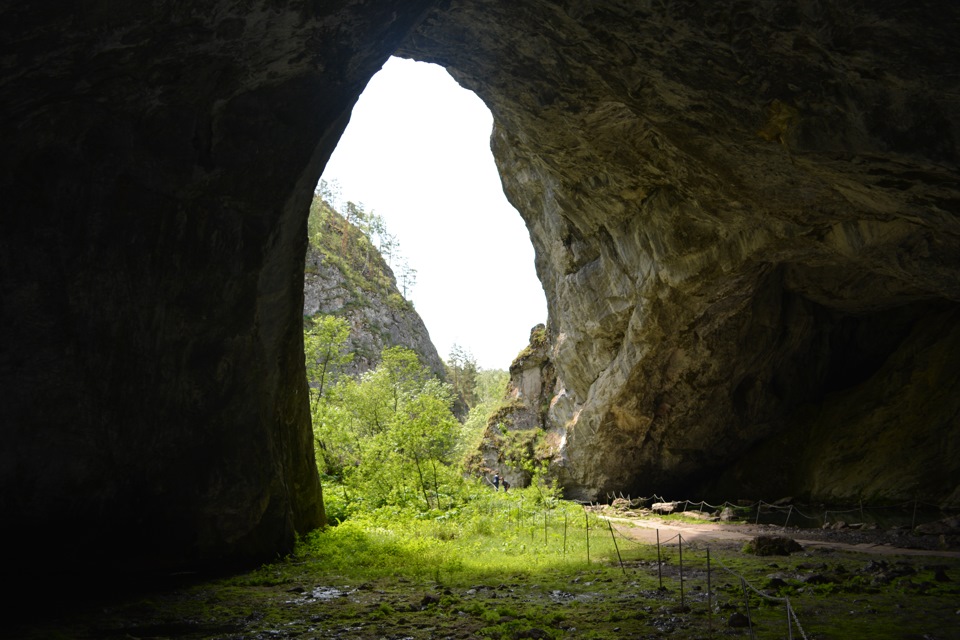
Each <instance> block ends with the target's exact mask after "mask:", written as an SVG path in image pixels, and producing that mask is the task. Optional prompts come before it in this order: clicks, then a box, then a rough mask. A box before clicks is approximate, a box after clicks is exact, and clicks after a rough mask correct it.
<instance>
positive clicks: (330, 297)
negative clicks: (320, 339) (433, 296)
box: [303, 198, 445, 377]
mask: <svg viewBox="0 0 960 640" xmlns="http://www.w3.org/2000/svg"><path fill="white" fill-rule="evenodd" d="M310 215H311V219H310V231H311V234H310V246H309V247H308V249H307V257H306V260H305V264H304V278H303V313H304V315H305V316H314V315H317V314H327V315H335V316H339V317H342V318H345V319H346V320H347V321H348V322H349V323H350V338H349V341H348V345H349V348H350V350H351V351H353V353H354V354H355V355H354V358H353V362H351V363H350V365H348V367H349V368H348V370H347V373H352V374H357V373H363V372H364V371H367V370H369V369H372V368H374V367H376V366H377V363H378V362H379V358H380V352H381V351H382V350H383V349H384V348H385V347H392V346H403V347H407V348H409V349H412V350H413V351H415V352H416V353H417V355H418V356H420V361H421V362H423V363H424V364H425V365H426V366H428V367H429V368H430V369H431V371H433V372H434V373H436V374H437V375H438V376H440V377H444V376H445V373H444V367H443V361H442V360H441V359H440V356H439V354H437V348H436V347H435V346H434V345H433V342H431V341H430V334H429V333H428V332H427V327H426V326H425V325H424V324H423V320H422V319H421V318H420V316H419V314H417V311H416V309H414V308H413V304H412V303H411V302H410V301H409V300H406V299H404V297H403V296H402V295H401V294H400V292H399V290H398V289H397V280H396V277H395V276H394V273H393V270H392V269H391V268H390V266H389V265H388V264H387V263H386V261H385V260H384V259H383V256H381V255H380V252H379V251H378V250H377V249H376V248H375V247H374V246H373V244H372V243H371V241H370V239H369V237H368V236H367V235H366V234H365V233H364V232H363V231H362V230H361V229H360V228H359V227H357V226H355V225H353V224H351V223H350V222H348V221H347V220H346V219H345V218H344V217H343V216H341V215H340V214H339V213H338V212H337V211H335V210H334V209H332V208H331V207H330V206H329V205H328V204H327V203H325V202H322V201H320V200H319V198H318V199H317V200H315V202H314V206H313V207H312V208H311V214H310Z"/></svg>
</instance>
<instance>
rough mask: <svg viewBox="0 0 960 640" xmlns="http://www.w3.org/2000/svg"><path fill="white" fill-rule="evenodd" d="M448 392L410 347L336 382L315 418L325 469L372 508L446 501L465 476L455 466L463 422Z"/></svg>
mask: <svg viewBox="0 0 960 640" xmlns="http://www.w3.org/2000/svg"><path fill="white" fill-rule="evenodd" d="M452 397H453V392H452V389H451V388H450V386H449V385H447V384H445V383H442V382H440V381H439V380H437V379H436V378H435V377H434V376H433V375H432V374H431V373H430V371H429V370H428V369H427V368H426V367H424V366H423V365H422V364H420V361H419V360H418V358H417V356H416V354H415V353H414V352H413V351H410V350H409V349H405V348H402V347H391V348H389V349H385V350H384V351H383V354H382V357H381V362H380V365H379V366H378V367H377V368H376V369H374V370H373V371H368V372H367V373H365V374H364V375H362V376H361V377H360V378H359V379H352V378H347V377H344V378H342V379H341V380H340V382H339V383H338V384H337V385H336V388H335V389H334V390H333V391H331V394H330V397H329V399H328V401H327V402H326V403H325V406H326V410H325V411H324V412H322V415H320V416H319V418H320V419H319V420H317V421H315V423H314V428H315V430H316V432H317V437H318V439H319V440H321V441H322V442H323V443H324V450H323V456H322V464H323V465H324V467H323V468H322V471H324V472H325V473H328V474H331V475H336V476H339V477H340V478H341V480H342V482H343V483H344V485H345V486H347V487H349V489H350V491H351V493H353V495H354V496H357V500H363V501H365V503H366V504H368V505H370V506H380V505H384V504H412V503H414V502H418V501H421V500H422V504H424V505H425V506H426V507H427V508H434V507H441V506H446V505H444V504H443V502H444V501H443V495H449V494H450V493H451V490H450V487H452V486H454V485H456V484H457V483H459V482H462V476H461V474H460V473H459V471H458V470H457V468H456V467H454V465H453V463H454V461H455V452H456V444H457V437H458V436H459V434H460V425H459V423H458V422H457V420H456V418H454V416H453V413H452V412H451V410H450V406H451V399H452ZM447 504H449V503H447Z"/></svg>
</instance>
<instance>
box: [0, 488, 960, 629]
mask: <svg viewBox="0 0 960 640" xmlns="http://www.w3.org/2000/svg"><path fill="white" fill-rule="evenodd" d="M545 514H546V515H545ZM544 517H546V525H547V526H546V538H544ZM588 524H589V531H588V529H587V525H588ZM564 533H566V536H565V537H564ZM588 533H589V561H588V556H587V545H588ZM564 540H565V541H566V544H565V545H564ZM707 548H708V547H707V546H706V545H702V544H701V545H696V544H690V545H686V544H685V545H684V547H683V577H684V580H683V583H682V584H683V591H682V593H681V588H680V585H681V582H680V553H679V551H680V550H679V549H678V548H677V546H676V545H675V543H673V544H671V545H665V546H664V547H663V548H662V549H661V558H662V560H663V564H662V566H661V567H660V569H659V571H658V566H657V549H656V547H655V546H651V545H646V544H640V543H637V542H633V541H631V540H628V539H627V538H626V537H625V536H618V537H617V546H614V543H613V539H612V538H611V532H610V528H609V526H608V525H607V523H606V521H604V520H601V519H598V518H597V517H596V516H595V515H594V514H592V513H590V514H587V515H586V516H585V512H584V510H583V509H582V508H581V507H580V506H579V505H576V504H572V503H568V502H563V501H557V500H554V499H551V498H549V497H546V498H543V497H541V495H540V494H539V493H538V492H536V491H535V490H532V489H527V490H523V491H517V490H515V491H511V492H510V493H509V494H503V493H502V492H501V493H494V492H492V491H490V490H483V491H479V492H478V493H476V494H475V495H473V496H471V497H470V499H469V500H467V501H466V502H465V503H464V504H461V506H459V507H458V508H457V509H456V510H453V511H452V512H438V511H429V512H413V511H409V510H406V511H405V510H399V509H390V508H385V509H381V510H378V511H376V512H373V513H367V514H355V515H354V516H352V517H351V518H350V519H349V520H347V521H346V522H344V523H343V524H341V525H340V526H336V527H330V528H328V529H327V530H325V531H322V532H314V533H312V534H310V535H308V536H307V537H305V538H304V539H303V540H301V541H300V543H299V544H298V545H297V549H296V552H295V553H294V554H292V555H291V556H290V557H289V558H285V559H283V560H279V561H277V562H275V563H272V564H269V565H265V566H262V567H260V568H258V569H256V570H254V571H249V572H245V573H242V574H238V575H235V576H231V577H229V578H224V579H219V580H210V581H203V582H199V583H197V584H194V585H191V586H189V587H185V588H181V589H176V590H170V591H166V592H160V593H152V594H149V595H139V596H131V597H130V598H128V599H125V600H121V601H118V602H111V603H106V604H104V605H102V606H98V607H96V608H95V609H91V610H90V611H88V612H85V613H78V612H74V613H73V614H69V615H67V614H61V615H59V616H58V615H56V614H51V616H50V619H49V620H47V621H44V622H43V623H42V624H37V625H36V626H35V627H33V628H31V629H29V630H15V631H17V632H21V633H19V635H18V633H14V635H13V637H24V638H46V637H70V638H99V637H127V636H130V637H177V638H195V639H201V638H204V639H208V638H220V639H224V640H226V639H235V638H247V637H271V638H334V637H336V638H358V639H359V638H379V637H388V638H417V639H420V638H496V639H509V640H515V639H519V638H598V639H599V638H622V637H643V638H661V637H662V638H709V637H733V638H748V637H749V632H748V630H747V629H745V628H731V627H729V626H728V625H727V620H728V618H729V617H730V616H731V614H733V613H734V612H741V613H743V612H746V611H747V605H749V611H750V614H751V620H752V623H753V625H754V631H755V633H756V635H757V637H760V638H779V637H786V608H785V600H784V599H785V598H789V599H790V602H791V605H792V607H793V609H794V611H795V612H796V614H797V616H798V617H799V619H800V621H801V623H802V624H803V628H804V632H805V633H806V636H807V638H809V639H810V640H814V639H821V640H822V639H826V638H891V639H892V638H904V637H924V635H927V636H929V637H934V638H946V637H950V635H949V634H950V633H951V630H952V629H955V628H956V624H957V619H956V613H955V611H956V609H957V602H958V601H960V597H958V596H960V587H958V583H960V561H958V560H956V559H943V558H936V559H932V558H923V557H919V558H906V557H903V558H900V557H896V558H883V561H884V562H886V563H888V564H887V565H885V566H886V569H883V570H880V569H877V568H871V567H874V565H872V564H871V561H874V560H877V559H876V558H872V557H871V556H866V555H863V554H852V553H843V552H829V551H823V550H815V551H809V552H807V551H805V552H803V553H798V554H794V555H791V556H787V557H757V556H750V555H745V554H743V553H741V552H740V551H739V549H738V547H737V546H736V545H726V546H720V545H717V546H712V545H711V547H710V551H711V572H710V590H711V593H710V598H709V603H710V605H712V606H708V597H707V589H708V582H707V577H708V574H707V571H706V568H707V565H706V563H707V553H706V552H707ZM618 550H619V556H618V553H617V551H618ZM621 558H622V560H623V566H622V567H621V564H620V559H621ZM944 568H945V572H946V575H948V576H949V577H950V578H951V580H950V581H945V580H943V579H942V578H943V574H944ZM777 575H782V576H784V579H783V580H782V582H781V583H775V582H774V581H772V577H771V576H777ZM813 575H817V576H819V577H818V579H816V580H812V581H811V578H810V576H813ZM938 575H939V576H940V578H939V579H938ZM741 577H742V578H744V579H745V580H746V582H747V583H748V584H749V585H751V586H753V587H754V588H756V589H757V590H760V591H762V592H763V593H764V594H765V595H758V594H757V593H756V592H755V591H754V590H753V589H751V588H749V587H748V588H747V589H746V593H745V592H744V588H743V586H742V585H741V583H740V578H741ZM661 584H662V585H663V588H662V589H661ZM711 629H712V633H711ZM794 637H801V636H800V634H799V630H797V629H796V628H794Z"/></svg>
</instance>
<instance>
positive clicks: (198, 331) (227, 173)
mask: <svg viewBox="0 0 960 640" xmlns="http://www.w3.org/2000/svg"><path fill="white" fill-rule="evenodd" d="M434 4H437V7H438V9H437V10H436V11H434V12H429V11H428V10H429V9H430V8H431V6H433V5H434ZM423 16H427V18H426V19H425V20H423V21H421V18H422V17H423ZM958 24H960V8H958V7H957V6H954V5H952V4H951V3H945V2H932V1H926V2H924V1H920V2H911V3H903V2H899V1H898V2H894V1H892V0H878V1H875V2H870V3H865V2H858V3H851V2H839V1H833V0H795V1H792V2H790V1H788V2H783V1H781V0H743V1H738V2H726V3H717V2H712V1H707V0H672V1H670V2H655V1H653V0H650V1H640V2H634V1H630V2H621V1H618V0H603V1H597V2H566V1H556V2H548V1H547V0H527V1H524V2H514V1H512V0H510V1H507V0H469V1H468V0H449V1H444V2H439V3H434V2H430V1H428V0H416V1H407V2H398V1H384V2H375V3H374V2H360V1H359V0H343V1H341V2H296V3H295V2H288V1H285V0H250V1H248V2H239V1H236V0H220V1H211V2H204V3H183V2H180V3H177V2H168V1H164V0H158V1H156V2H151V3H130V2H116V1H111V0H104V1H101V2H95V3H85V4H83V5H82V6H81V5H77V6H76V7H69V6H68V7H64V6H61V5H53V4H49V3H48V4H42V3H25V2H21V3H11V2H3V3H0V42H2V43H3V45H2V46H3V55H2V56H0V104H2V105H3V107H2V108H3V114H2V119H0V139H2V140H3V148H2V159H0V193H2V194H3V206H4V212H3V215H2V217H0V292H2V305H0V332H2V335H3V343H4V344H3V348H2V349H0V388H2V389H3V390H4V401H3V403H2V404H0V427H2V432H0V440H2V442H3V445H4V446H3V447H2V448H0V512H2V513H3V515H4V521H5V522H11V523H15V524H14V525H13V526H7V527H5V531H4V535H5V536H7V537H9V538H11V539H10V540H9V541H8V542H9V543H10V544H8V546H7V548H16V549H38V548H43V549H45V551H47V552H50V553H53V554H54V555H55V556H56V557H53V558H52V562H54V563H56V562H58V561H60V560H63V561H64V562H77V561H81V560H82V561H90V562H96V561H98V560H99V559H101V558H104V557H108V556H109V554H110V553H111V552H114V553H115V555H114V556H113V557H115V558H117V559H118V560H122V562H123V563H125V564H126V565H134V564H137V563H142V564H144V565H149V566H156V567H170V566H172V565H183V564H197V563H203V562H217V563H223V562H229V561H233V560H243V559H248V560H249V559H251V558H260V557H264V556H267V555H272V554H273V553H274V552H275V551H277V550H282V549H285V548H289V545H290V544H291V542H292V540H293V535H294V531H295V530H297V529H301V530H302V529H305V528H309V527H311V526H313V525H315V524H317V523H318V522H320V519H321V517H322V511H321V504H320V491H319V485H318V483H317V479H316V475H315V469H314V467H313V462H312V460H311V457H310V451H311V446H310V441H309V440H310V431H309V428H308V425H307V413H306V406H307V405H306V396H305V382H304V379H303V363H302V358H301V353H300V346H301V344H300V343H301V335H300V326H301V312H302V296H303V293H302V288H301V287H302V281H301V275H302V267H303V260H304V251H305V244H306V243H305V219H306V214H307V205H308V202H309V199H310V197H311V194H312V191H313V187H314V184H315V183H316V180H317V178H318V177H319V175H320V172H321V169H322V166H323V164H324V163H325V161H326V159H327V158H328V157H329V154H330V153H331V151H332V149H333V147H334V145H335V144H336V141H337V138H338V137H339V135H340V134H341V132H342V130H343V127H344V126H345V124H346V121H347V119H348V112H349V109H350V108H351V106H352V104H353V103H354V101H355V99H356V97H357V95H358V94H359V92H360V91H361V89H362V87H363V86H364V84H365V83H366V81H367V79H368V78H369V77H370V76H371V75H372V74H373V73H374V72H375V71H376V70H377V69H378V68H379V66H380V65H381V63H382V62H383V60H384V59H385V58H386V57H387V56H388V55H389V54H390V53H391V52H392V51H394V50H396V48H397V46H399V45H400V44H401V43H402V47H401V53H403V54H404V55H409V56H412V57H416V58H420V59H424V60H431V61H435V62H439V63H441V64H443V65H445V66H446V67H448V68H449V70H450V71H451V73H452V74H453V75H454V76H455V77H456V78H457V79H458V80H459V81H460V82H461V83H462V84H463V85H465V86H467V87H469V88H471V89H473V90H475V91H476V92H477V93H478V94H479V95H480V97H481V98H483V99H484V100H485V101H486V102H487V104H488V105H489V106H490V108H491V109H492V111H493V113H494V117H495V120H496V125H495V130H494V133H493V138H492V144H493V147H494V151H495V154H496V156H497V159H498V163H499V166H500V170H501V175H502V176H503V181H504V186H505V189H506V191H507V193H508V195H509V197H510V198H511V200H512V201H513V202H514V204H515V205H516V206H517V207H518V209H519V210H520V212H521V214H522V215H523V216H524V219H525V221H526V223H527V225H528V227H529V229H530V231H531V237H532V239H533V242H534V246H535V249H536V254H537V270H538V274H539V276H540V278H541V280H542V282H543V284H544V287H545V290H546V294H547V301H548V307H549V313H550V320H549V330H550V332H551V334H552V335H554V336H556V343H555V349H554V353H553V354H552V362H553V364H554V366H555V367H556V371H557V374H558V376H559V377H560V379H561V380H562V385H563V389H564V393H563V394H562V396H561V398H560V399H559V400H558V401H557V402H554V403H553V404H552V407H553V408H552V410H551V413H550V419H551V421H552V425H553V428H554V429H556V432H557V433H558V434H559V433H561V432H562V437H560V438H559V439H558V443H559V444H558V450H557V462H558V465H557V467H558V468H559V469H561V471H562V479H563V481H564V483H565V484H566V486H567V487H568V489H569V492H570V493H571V494H572V495H575V496H579V497H595V496H598V495H603V492H604V491H605V490H609V489H617V490H626V491H630V492H631V493H633V494H634V495H636V494H637V493H640V492H644V491H651V492H652V491H653V490H656V491H657V492H659V493H661V494H662V493H663V492H665V491H670V490H673V489H676V490H681V489H689V488H690V487H692V486H693V485H694V484H696V483H697V482H699V481H701V480H703V479H704V477H705V476H707V475H708V474H712V473H714V472H718V471H721V470H723V469H728V470H729V474H730V475H728V476H727V477H736V478H739V480H738V482H739V483H740V484H739V486H744V487H745V486H758V482H759V480H761V479H762V475H757V474H758V473H760V471H761V470H758V469H757V468H756V467H754V469H753V470H752V471H751V469H750V468H749V467H748V466H745V465H742V466H737V465H736V462H737V460H740V459H742V458H743V456H744V455H745V453H746V452H748V451H750V450H751V449H755V448H756V447H762V446H763V444H764V443H775V442H777V441H778V440H777V438H782V437H786V436H788V435H789V434H790V433H811V434H827V435H826V436H825V437H824V438H816V437H814V438H811V439H812V440H813V441H814V442H819V443H821V444H820V445H817V446H820V447H821V450H826V451H830V452H833V453H836V454H837V455H836V456H834V458H832V459H831V462H830V466H829V467H828V468H826V467H823V466H822V465H821V466H818V464H817V463H816V462H815V460H816V459H817V458H816V456H812V457H808V456H810V455H811V452H813V451H815V450H816V447H811V448H805V447H806V445H805V444H804V443H801V448H800V450H799V451H797V450H794V449H791V450H787V451H781V452H779V454H780V455H779V457H778V458H777V459H778V461H782V467H783V468H784V474H786V475H785V478H784V480H783V483H784V484H786V485H790V484H799V485H801V486H802V487H804V488H806V489H808V490H809V491H810V492H812V493H814V494H822V495H826V496H829V497H835V498H844V497H849V496H851V495H855V494H865V493H868V492H872V494H874V495H876V496H877V497H885V496H886V497H895V495H896V496H899V495H902V494H903V493H904V492H905V491H906V492H907V493H911V492H914V493H924V492H925V493H926V494H928V495H929V494H931V493H932V494H935V495H936V496H938V497H942V498H943V499H944V500H953V501H954V502H956V500H957V495H958V492H957V491H956V487H957V485H958V484H960V479H958V473H957V468H956V462H955V461H956V460H957V459H958V458H960V456H957V455H956V439H957V435H956V434H957V431H958V428H960V427H958V418H957V415H958V411H960V406H958V403H960V394H956V393H952V394H947V393H942V392H941V391H940V390H942V389H953V386H952V385H954V386H955V380H956V379H957V378H958V377H960V376H958V373H960V371H958V368H960V365H958V363H960V346H958V342H957V341H956V339H955V336H954V331H953V330H952V329H950V327H952V326H953V324H955V320H956V318H957V313H958V311H957V309H958V306H957V303H958V300H960V277H958V275H960V274H958V270H960V221H958V213H960V185H958V171H957V159H958V158H957V155H958V154H957V140H958V135H960V131H958V128H960V108H958V107H960V104H958V102H960V86H958V85H960V51H958V47H960V45H958V44H957V43H958V40H957V39H956V32H957V26H958ZM417 25H419V26H417ZM414 26H417V29H416V31H415V32H413V33H412V34H411V29H412V28H413V27H414ZM951 323H953V324H951ZM921 409H922V410H921ZM928 420H932V423H933V424H934V427H930V428H929V430H927V429H928V426H929V425H928V424H927V421H928ZM839 424H850V425H851V428H852V425H858V427H857V429H856V430H855V431H856V432H857V434H858V435H856V436H854V435H851V436H850V439H849V441H848V442H847V443H844V442H841V441H840V440H839V439H838V437H839V436H837V437H834V433H835V430H836V426H837V425H839ZM861 426H862V427H863V429H860V427H861ZM867 433H869V434H871V435H872V436H873V437H872V438H866V439H863V434H867ZM911 434H923V435H918V437H917V438H913V437H912V435H911ZM858 438H860V439H858ZM858 442H864V443H867V445H868V446H870V447H871V448H873V447H876V454H875V455H872V454H871V456H865V457H866V458H870V459H874V460H876V461H878V464H882V465H889V464H892V463H893V462H892V461H893V460H896V461H897V463H900V464H901V465H902V466H903V467H904V469H903V470H902V471H903V472H902V474H901V479H902V482H898V483H896V485H897V489H896V491H894V490H893V489H892V488H891V486H892V485H891V484H889V483H886V482H885V481H879V482H874V481H873V480H870V481H867V476H868V475H870V474H876V473H879V474H881V475H882V474H883V473H884V471H885V468H884V469H881V468H877V467H876V466H872V467H869V468H868V467H861V466H858V465H859V464H860V463H856V461H855V460H854V461H853V463H851V460H852V458H851V457H850V456H852V455H853V454H849V455H843V454H842V453H841V452H843V451H859V450H858V449H857V447H855V446H853V443H858ZM884 443H888V444H884ZM890 443H892V444H890ZM890 446H895V447H897V448H898V451H904V452H905V453H904V454H903V455H900V456H899V458H894V457H891V456H890V455H889V452H890V451H892V449H889V448H887V449H883V448H884V447H890ZM848 447H849V448H848ZM920 450H923V451H924V455H923V456H920V455H914V454H915V453H916V452H917V451H920ZM884 451H886V453H884ZM810 460H813V461H814V462H809V461H810ZM805 461H806V462H805ZM808 462H809V464H808ZM811 465H812V466H811ZM857 469H860V471H857V472H856V474H848V473H847V472H846V471H847V470H857ZM931 469H932V470H935V472H933V473H929V472H927V471H928V470H931ZM911 470H912V471H911ZM744 474H745V475H744ZM858 477H863V478H864V480H862V481H861V480H857V478H858ZM901 485H902V486H901ZM904 486H905V487H906V489H904ZM951 495H952V498H951V497H950V496H951ZM67 527H69V530H70V535H69V536H62V535H61V531H63V530H64V529H66V528H67ZM54 542H55V543H56V544H53V543H54ZM138 552H139V553H138ZM57 554H59V555H57ZM128 554H129V555H128ZM21 555H23V554H21Z"/></svg>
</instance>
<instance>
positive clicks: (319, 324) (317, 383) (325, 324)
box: [303, 315, 353, 409]
mask: <svg viewBox="0 0 960 640" xmlns="http://www.w3.org/2000/svg"><path fill="white" fill-rule="evenodd" d="M306 322H307V326H306V328H305V329H304V332H303V353H304V358H305V365H306V369H307V383H308V384H309V385H310V393H311V402H310V406H311V408H312V409H315V408H316V406H317V403H318V402H319V401H320V398H322V397H323V394H324V391H325V390H326V388H327V386H328V383H329V382H330V380H331V379H333V380H335V378H336V376H338V375H339V374H340V373H341V371H342V370H343V367H344V365H346V364H347V363H349V362H350V361H351V360H353V354H352V353H347V352H346V351H345V349H346V344H347V338H349V337H350V324H349V323H348V322H347V321H346V320H344V319H343V318H338V317H336V316H328V315H317V316H313V317H311V318H309V319H308V320H307V321H306Z"/></svg>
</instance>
